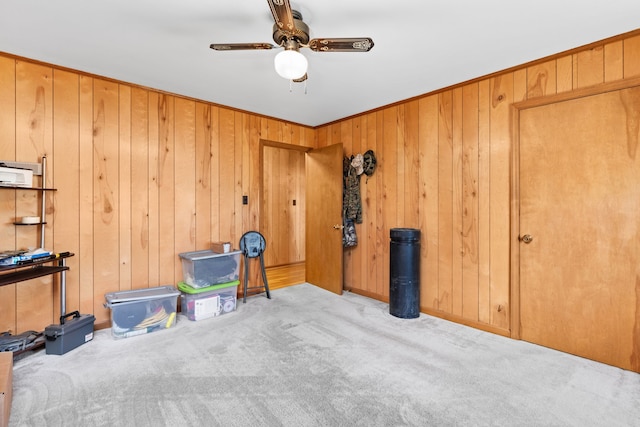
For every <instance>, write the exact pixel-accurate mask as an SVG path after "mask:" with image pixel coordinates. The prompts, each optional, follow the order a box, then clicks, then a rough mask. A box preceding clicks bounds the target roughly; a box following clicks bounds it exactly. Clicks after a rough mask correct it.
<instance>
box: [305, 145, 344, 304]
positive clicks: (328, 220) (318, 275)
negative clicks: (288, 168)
mask: <svg viewBox="0 0 640 427" xmlns="http://www.w3.org/2000/svg"><path fill="white" fill-rule="evenodd" d="M343 156H344V154H343V149H342V144H334V145H330V146H328V147H324V148H319V149H315V150H311V151H309V152H307V154H306V160H305V171H306V182H307V191H306V202H307V210H306V212H307V213H306V239H305V241H306V244H305V260H306V281H307V282H309V283H311V284H313V285H316V286H319V287H321V288H323V289H326V290H328V291H331V292H334V293H336V294H342V280H343V278H342V277H343V275H342V229H341V227H342V158H343Z"/></svg>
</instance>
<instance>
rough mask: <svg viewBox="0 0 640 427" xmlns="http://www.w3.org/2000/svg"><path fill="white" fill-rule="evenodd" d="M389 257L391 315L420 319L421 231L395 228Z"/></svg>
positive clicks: (392, 232) (392, 230) (392, 231)
mask: <svg viewBox="0 0 640 427" xmlns="http://www.w3.org/2000/svg"><path fill="white" fill-rule="evenodd" d="M390 235H391V250H390V254H389V255H390V256H389V313H390V314H392V315H393V316H396V317H400V318H403V319H414V318H416V317H419V316H420V230H417V229H415V228H392V229H391V233H390Z"/></svg>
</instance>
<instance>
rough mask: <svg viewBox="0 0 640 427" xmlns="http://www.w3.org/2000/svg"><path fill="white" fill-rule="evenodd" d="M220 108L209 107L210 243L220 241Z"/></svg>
mask: <svg viewBox="0 0 640 427" xmlns="http://www.w3.org/2000/svg"><path fill="white" fill-rule="evenodd" d="M220 163H221V160H220V108H219V107H217V106H214V105H212V106H211V219H210V221H211V241H213V242H215V241H220V240H222V238H221V237H220Z"/></svg>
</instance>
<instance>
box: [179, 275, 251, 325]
mask: <svg viewBox="0 0 640 427" xmlns="http://www.w3.org/2000/svg"><path fill="white" fill-rule="evenodd" d="M238 284H240V282H239V281H237V280H236V281H234V282H230V283H222V284H220V285H214V286H209V287H207V288H199V289H198V288H192V287H191V286H189V285H187V284H186V283H184V282H180V283H178V289H180V291H181V292H182V295H181V297H180V301H181V303H180V311H181V312H182V314H184V315H185V316H187V319H189V320H202V319H209V318H211V317H216V316H220V315H223V314H227V313H231V312H232V311H235V309H236V296H237V294H238Z"/></svg>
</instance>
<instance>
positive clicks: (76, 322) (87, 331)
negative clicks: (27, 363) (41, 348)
mask: <svg viewBox="0 0 640 427" xmlns="http://www.w3.org/2000/svg"><path fill="white" fill-rule="evenodd" d="M70 316H73V318H72V319H70V320H67V317H70ZM95 320H96V318H95V317H94V315H93V314H83V315H81V314H80V313H79V312H78V311H74V312H72V313H69V314H65V315H64V316H60V324H59V325H49V326H47V327H46V328H45V329H44V335H45V337H46V341H45V349H46V353H47V354H65V353H67V352H69V351H71V350H73V349H74V348H76V347H79V346H81V345H82V344H84V343H86V342H89V341H91V340H92V339H93V324H94V322H95Z"/></svg>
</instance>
